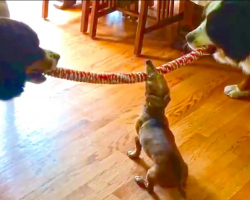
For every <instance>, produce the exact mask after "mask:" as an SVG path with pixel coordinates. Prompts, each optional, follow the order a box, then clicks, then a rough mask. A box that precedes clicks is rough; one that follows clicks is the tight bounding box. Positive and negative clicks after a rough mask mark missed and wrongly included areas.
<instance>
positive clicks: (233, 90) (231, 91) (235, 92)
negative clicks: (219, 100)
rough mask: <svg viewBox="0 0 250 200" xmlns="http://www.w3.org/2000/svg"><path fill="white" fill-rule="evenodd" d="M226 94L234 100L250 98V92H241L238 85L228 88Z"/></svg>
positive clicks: (225, 90)
mask: <svg viewBox="0 0 250 200" xmlns="http://www.w3.org/2000/svg"><path fill="white" fill-rule="evenodd" d="M224 93H225V94H226V95H228V96H229V97H231V98H234V99H237V98H243V97H250V91H241V90H240V89H239V88H238V86H237V85H229V86H226V87H225V89H224Z"/></svg>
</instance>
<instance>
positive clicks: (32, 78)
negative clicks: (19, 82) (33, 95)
mask: <svg viewBox="0 0 250 200" xmlns="http://www.w3.org/2000/svg"><path fill="white" fill-rule="evenodd" d="M27 81H28V82H31V83H35V84H40V83H43V82H44V81H46V77H45V75H44V74H43V73H41V72H39V71H33V72H30V73H29V75H27Z"/></svg>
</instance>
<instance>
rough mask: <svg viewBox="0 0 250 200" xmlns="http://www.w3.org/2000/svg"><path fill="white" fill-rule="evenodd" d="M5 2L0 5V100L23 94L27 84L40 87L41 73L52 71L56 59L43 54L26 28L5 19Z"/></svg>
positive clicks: (43, 79)
mask: <svg viewBox="0 0 250 200" xmlns="http://www.w3.org/2000/svg"><path fill="white" fill-rule="evenodd" d="M9 16H10V13H9V9H8V5H7V3H6V1H0V100H3V101H7V100H11V99H13V98H15V97H18V96H20V95H21V94H22V93H23V92H24V87H25V83H26V82H27V81H29V82H33V83H42V82H44V81H45V80H46V78H45V77H44V75H43V73H45V72H48V71H51V70H53V69H55V68H56V66H57V63H58V61H59V59H60V55H58V54H57V53H55V52H52V51H48V50H45V49H43V48H41V47H40V46H39V45H40V43H39V38H38V36H37V34H36V33H35V31H33V30H32V29H31V28H30V27H29V26H28V25H27V24H24V23H22V22H19V21H16V20H12V19H9Z"/></svg>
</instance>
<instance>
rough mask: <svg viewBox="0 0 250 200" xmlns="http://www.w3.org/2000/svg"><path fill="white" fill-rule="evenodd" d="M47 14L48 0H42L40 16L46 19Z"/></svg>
mask: <svg viewBox="0 0 250 200" xmlns="http://www.w3.org/2000/svg"><path fill="white" fill-rule="evenodd" d="M48 14H49V0H43V5H42V18H43V19H46V18H47V17H48Z"/></svg>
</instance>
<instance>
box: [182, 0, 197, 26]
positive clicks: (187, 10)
mask: <svg viewBox="0 0 250 200" xmlns="http://www.w3.org/2000/svg"><path fill="white" fill-rule="evenodd" d="M194 10H195V4H194V3H192V2H190V1H180V7H179V12H180V13H181V12H183V20H181V21H180V22H179V23H178V30H180V29H181V27H184V26H188V27H189V28H190V29H193V16H194Z"/></svg>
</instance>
